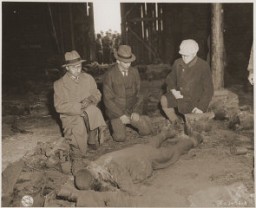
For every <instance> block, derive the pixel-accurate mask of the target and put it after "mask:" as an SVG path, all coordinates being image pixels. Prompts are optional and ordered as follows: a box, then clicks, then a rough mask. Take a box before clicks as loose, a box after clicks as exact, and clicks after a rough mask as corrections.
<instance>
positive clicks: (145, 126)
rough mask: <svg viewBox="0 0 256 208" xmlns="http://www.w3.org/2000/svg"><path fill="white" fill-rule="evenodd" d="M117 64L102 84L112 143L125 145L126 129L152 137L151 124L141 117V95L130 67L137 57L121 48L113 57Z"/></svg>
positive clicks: (126, 46)
mask: <svg viewBox="0 0 256 208" xmlns="http://www.w3.org/2000/svg"><path fill="white" fill-rule="evenodd" d="M114 56H115V58H116V62H117V64H115V65H114V66H112V67H111V68H110V69H109V70H108V71H107V72H106V74H105V77H104V80H103V101H104V104H105V107H106V114H107V116H108V117H109V119H110V122H111V126H112V130H113V139H114V140H115V141H125V139H126V130H125V126H126V125H127V124H131V125H133V126H135V127H136V128H138V130H139V133H140V134H141V135H147V134H150V133H151V130H152V129H151V127H150V126H149V125H150V122H149V121H148V119H147V118H146V117H144V116H141V115H140V114H141V113H142V107H143V97H142V96H139V94H140V75H139V72H138V70H137V69H136V68H133V67H131V62H133V61H134V60H135V59H136V57H135V55H134V54H133V53H132V51H131V47H130V46H128V45H120V46H119V48H118V50H117V51H116V52H115V53H114Z"/></svg>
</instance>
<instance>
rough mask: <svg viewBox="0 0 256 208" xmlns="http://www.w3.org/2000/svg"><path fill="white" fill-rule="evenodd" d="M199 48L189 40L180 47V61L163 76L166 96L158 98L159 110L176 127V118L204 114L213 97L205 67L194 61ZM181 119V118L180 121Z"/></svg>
mask: <svg viewBox="0 0 256 208" xmlns="http://www.w3.org/2000/svg"><path fill="white" fill-rule="evenodd" d="M198 51H199V46H198V44H197V42H196V41H195V40H193V39H188V40H183V41H182V42H181V44H180V51H179V54H181V56H182V58H180V59H177V60H176V61H175V62H174V64H173V66H172V71H171V73H170V74H169V75H168V76H167V79H166V84H167V93H166V94H165V95H163V96H162V97H161V106H162V109H163V111H164V112H165V114H166V116H167V117H168V119H169V120H170V121H171V122H172V123H177V122H178V123H179V119H178V117H177V115H176V112H177V111H178V112H179V113H180V115H183V116H184V115H185V114H188V113H203V112H206V110H207V108H208V105H209V103H210V101H211V99H212V96H213V83H212V76H211V71H210V66H209V64H208V63H207V62H206V61H204V60H203V59H201V58H199V57H197V52H198ZM183 118H184V117H183Z"/></svg>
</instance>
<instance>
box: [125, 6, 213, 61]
mask: <svg viewBox="0 0 256 208" xmlns="http://www.w3.org/2000/svg"><path fill="white" fill-rule="evenodd" d="M121 7H122V25H123V30H122V35H124V43H126V44H129V45H131V46H132V48H133V50H134V52H135V54H136V55H137V58H138V60H137V62H138V63H141V64H150V63H158V62H162V63H172V62H173V61H174V60H175V59H176V58H178V57H180V56H179V54H178V48H179V44H180V42H181V41H182V40H183V39H186V38H193V39H195V40H196V41H197V42H198V43H199V45H200V48H201V50H200V52H199V53H198V54H199V56H200V57H202V58H204V59H206V56H207V52H208V49H207V38H208V36H209V34H210V4H178V3H140V4H139V3H136V4H134V3H122V4H121ZM135 33H136V34H135Z"/></svg>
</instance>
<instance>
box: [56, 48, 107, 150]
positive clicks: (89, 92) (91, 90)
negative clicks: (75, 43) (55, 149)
mask: <svg viewBox="0 0 256 208" xmlns="http://www.w3.org/2000/svg"><path fill="white" fill-rule="evenodd" d="M65 60H66V64H65V65H63V66H64V67H66V70H67V73H66V74H65V75H64V76H63V77H62V78H60V79H59V80H57V81H56V82H55V83H54V106H55V108H56V111H57V112H58V113H59V114H60V119H61V121H62V126H63V129H64V136H65V138H66V139H67V140H68V141H69V143H70V145H71V148H72V150H73V152H77V153H78V154H80V153H81V154H82V155H85V154H86V150H87V142H88V144H89V145H91V147H92V148H94V149H96V146H97V142H98V139H102V138H98V137H102V136H103V133H102V132H103V130H104V129H105V127H106V123H105V121H104V118H103V116H102V113H101V111H100V109H99V108H98V107H97V104H98V102H99V101H100V100H101V93H100V91H99V90H98V89H97V85H96V82H95V80H94V79H93V77H92V76H91V75H89V74H87V73H84V72H81V69H82V62H84V61H85V60H82V59H81V58H80V55H79V54H78V53H77V52H76V51H74V50H73V51H71V52H67V53H66V54H65ZM88 133H89V135H90V136H89V138H88Z"/></svg>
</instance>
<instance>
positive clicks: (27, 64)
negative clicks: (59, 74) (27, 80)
mask: <svg viewBox="0 0 256 208" xmlns="http://www.w3.org/2000/svg"><path fill="white" fill-rule="evenodd" d="M2 5H3V7H2V8H3V41H2V43H3V59H2V60H3V67H2V68H3V73H5V74H6V73H9V72H10V73H15V74H20V73H23V74H26V73H34V72H37V73H34V74H35V76H37V75H39V74H43V73H44V70H45V68H47V67H55V68H60V66H61V65H62V64H63V62H64V53H65V52H66V51H70V50H73V49H75V50H77V51H78V52H79V53H80V55H81V56H82V57H83V58H84V59H86V60H89V61H90V60H93V59H94V26H93V5H92V3H35V2H3V4H2ZM18 76H19V75H18Z"/></svg>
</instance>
